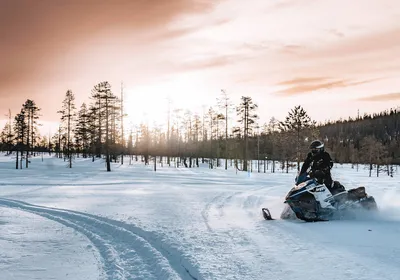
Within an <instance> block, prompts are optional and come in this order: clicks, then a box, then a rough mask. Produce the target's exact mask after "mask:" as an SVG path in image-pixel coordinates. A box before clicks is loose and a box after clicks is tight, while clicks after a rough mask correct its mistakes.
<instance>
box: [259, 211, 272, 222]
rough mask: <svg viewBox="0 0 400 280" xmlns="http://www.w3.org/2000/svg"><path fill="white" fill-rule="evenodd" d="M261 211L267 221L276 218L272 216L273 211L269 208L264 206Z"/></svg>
mask: <svg viewBox="0 0 400 280" xmlns="http://www.w3.org/2000/svg"><path fill="white" fill-rule="evenodd" d="M261 211H262V214H263V217H264V219H265V220H267V221H272V220H275V219H274V218H272V215H271V212H270V211H269V209H268V208H262V209H261Z"/></svg>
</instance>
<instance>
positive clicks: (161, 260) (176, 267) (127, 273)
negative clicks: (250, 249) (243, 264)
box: [0, 198, 202, 280]
mask: <svg viewBox="0 0 400 280" xmlns="http://www.w3.org/2000/svg"><path fill="white" fill-rule="evenodd" d="M0 206H2V207H8V208H15V209H19V210H22V211H26V212H30V213H33V214H37V215H40V216H42V217H45V218H47V219H50V220H53V221H56V222H58V223H61V224H63V225H65V226H67V227H70V228H73V229H74V230H76V231H77V232H79V233H81V234H83V235H85V236H86V237H87V238H88V239H89V240H90V241H91V242H92V244H93V245H94V246H95V247H96V249H97V250H98V251H99V253H100V255H101V258H102V266H103V269H104V273H105V275H103V278H102V279H105V280H128V279H152V278H153V279H154V278H155V279H183V280H186V279H188V280H193V279H195V280H200V279H202V278H200V277H199V276H198V272H197V271H196V269H194V268H193V266H191V265H190V264H189V262H188V261H187V260H185V259H184V258H183V256H182V253H180V252H179V251H178V250H176V249H174V248H171V247H168V246H167V245H166V244H164V243H162V240H161V238H160V237H158V236H157V234H155V233H151V232H147V231H144V230H143V229H140V228H138V227H136V226H134V225H131V224H126V223H124V222H120V221H116V220H112V219H108V218H104V217H99V216H96V215H91V214H87V213H82V212H78V211H72V210H66V209H58V208H50V207H44V206H38V205H33V204H29V203H25V202H22V201H17V200H11V199H5V198H0ZM141 268H143V269H145V270H146V271H151V274H145V275H144V274H143V269H141Z"/></svg>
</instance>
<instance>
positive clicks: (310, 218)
mask: <svg viewBox="0 0 400 280" xmlns="http://www.w3.org/2000/svg"><path fill="white" fill-rule="evenodd" d="M323 177H324V176H323V173H322V171H321V172H318V171H316V172H315V173H314V174H312V172H311V173H306V174H303V175H301V176H297V177H296V179H295V181H296V183H295V185H294V187H293V188H292V189H291V190H290V191H289V192H288V194H287V195H286V197H285V201H284V203H285V204H286V205H285V208H284V210H283V211H282V213H281V219H284V220H288V219H289V220H292V219H295V220H296V219H300V220H303V221H306V222H318V221H329V220H335V219H340V218H343V217H346V216H347V215H348V214H351V213H352V211H354V210H357V209H365V210H377V208H378V207H377V204H376V201H375V199H374V197H373V196H369V195H368V194H367V193H366V192H365V187H363V186H362V187H358V188H354V189H350V190H347V191H346V190H345V189H344V187H343V185H341V184H340V183H339V182H338V181H334V182H333V184H334V187H333V188H332V190H334V191H332V192H331V191H330V190H329V189H328V188H327V187H326V186H325V184H324V180H323V179H322V178H323ZM262 214H263V217H264V219H266V220H274V219H273V218H272V216H271V213H270V211H269V209H268V208H262Z"/></svg>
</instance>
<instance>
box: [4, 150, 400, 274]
mask: <svg viewBox="0 0 400 280" xmlns="http://www.w3.org/2000/svg"><path fill="white" fill-rule="evenodd" d="M124 162H125V164H124V165H119V164H118V163H117V164H113V166H112V170H113V171H112V172H111V173H107V172H105V167H104V162H103V161H102V160H96V161H95V162H94V163H92V162H91V159H82V158H78V159H75V162H74V165H73V168H72V169H68V168H66V165H67V163H66V162H64V161H63V160H62V159H56V158H49V157H45V158H44V160H43V162H42V161H41V158H34V159H32V164H31V166H30V168H29V169H24V170H15V169H14V168H15V165H14V163H13V159H12V157H5V156H0V176H1V177H0V178H2V181H1V182H0V206H1V207H0V211H3V213H4V214H3V215H2V216H0V227H2V228H3V227H4V226H5V224H3V225H2V224H1V222H2V221H6V220H7V219H8V220H7V221H8V223H9V224H10V225H13V226H17V225H20V226H22V225H23V230H22V229H21V231H23V232H24V234H25V235H26V236H27V238H25V239H21V240H19V241H18V242H19V243H18V244H20V245H18V246H19V247H17V246H16V245H15V244H14V243H13V241H10V240H13V238H16V237H15V236H14V234H13V233H12V232H9V233H7V232H4V231H3V232H2V233H1V235H0V236H1V238H2V239H1V240H0V242H2V243H3V244H2V246H1V247H0V248H1V249H0V254H1V255H3V254H5V253H6V252H9V253H8V254H11V255H13V256H14V258H11V259H10V261H9V263H8V264H7V268H8V271H12V272H13V273H14V274H13V277H10V276H9V275H7V276H6V275H5V274H3V273H2V274H0V279H35V278H34V277H36V278H37V279H52V278H51V277H54V275H56V276H57V277H54V278H56V279H107V280H108V279H115V280H119V279H199V280H200V279H269V278H272V279H290V278H296V279H301V280H303V279H304V280H305V279H322V278H324V279H399V275H400V267H399V265H398V264H399V263H400V244H399V242H398V236H399V233H400V188H399V185H400V181H399V177H398V176H399V175H400V174H399V173H397V174H396V175H395V176H394V177H393V178H391V177H388V176H386V175H384V174H381V177H379V178H376V177H371V178H369V177H368V171H367V170H362V169H360V170H359V172H356V170H355V169H351V168H350V167H349V166H347V165H343V166H340V165H337V166H335V168H334V171H333V176H334V179H337V180H339V181H341V182H342V183H343V184H344V185H345V187H346V188H352V187H357V186H360V185H364V186H366V189H367V192H368V193H369V194H371V195H373V196H375V198H376V200H377V203H378V206H379V207H380V213H379V214H378V215H375V216H372V217H371V216H368V217H367V216H365V217H359V219H357V220H350V221H349V220H348V221H331V222H326V223H303V222H289V221H281V220H276V221H264V220H263V219H262V216H261V211H260V210H261V207H264V206H267V207H269V208H270V210H271V212H272V215H273V216H274V217H279V214H280V211H281V210H282V209H283V205H282V199H283V197H284V195H285V194H286V192H287V191H288V189H289V188H290V187H291V185H292V184H293V180H294V177H295V170H291V171H290V173H289V174H286V173H282V172H281V171H280V170H278V172H277V173H275V174H271V173H267V174H263V173H251V174H247V173H244V172H238V173H236V172H235V170H233V169H231V168H230V169H229V170H227V171H225V170H223V168H219V169H217V170H209V169H208V168H207V166H202V167H201V168H193V169H185V168H178V169H177V168H172V167H171V168H169V167H167V166H166V165H164V167H160V166H158V167H157V172H153V171H152V168H153V166H152V165H150V166H145V165H144V164H143V163H136V162H133V164H132V165H129V164H128V163H129V159H127V158H126V159H125V161H124ZM0 213H2V212H0ZM27 216H29V217H36V218H35V219H32V218H26V217H27ZM24 217H25V218H24ZM39 219H40V221H42V222H41V223H39V224H38V223H37V222H36V223H35V222H34V221H35V220H39ZM45 223H48V224H51V225H52V227H53V228H61V229H63V232H62V236H64V239H63V240H65V241H68V242H70V243H72V244H74V246H75V248H76V249H75V250H76V251H75V252H71V250H70V249H71V248H72V247H74V246H66V245H65V244H63V243H62V242H61V241H60V244H59V246H58V247H57V248H58V250H57V256H58V258H57V259H58V260H59V264H57V263H55V262H54V255H52V254H48V255H46V254H44V252H46V250H50V249H48V248H47V246H48V247H49V248H52V247H51V246H52V243H49V244H46V242H42V243H41V245H40V246H39V245H37V244H36V243H32V242H29V238H31V236H30V235H31V233H32V232H39V233H40V234H41V235H42V236H43V237H46V236H48V239H49V240H51V239H54V238H57V233H55V232H54V231H51V230H48V228H47V227H46V225H45ZM71 235H73V236H74V238H71V237H70V236H71ZM21 244H24V246H22V245H21ZM20 247H22V249H21V248H20ZM4 248H7V249H4ZM46 248H47V249H46ZM77 250H78V251H79V253H77V252H78V251H77ZM28 253H30V254H32V256H33V257H32V258H31V259H27V260H26V261H23V260H22V259H21V258H20V257H17V256H21V255H24V254H28ZM40 256H41V257H40ZM39 257H40V258H39ZM82 258H83V259H84V260H85V261H81V259H82ZM33 259H35V261H34V260H33ZM39 259H40V266H39V267H41V268H45V270H41V271H38V270H37V267H38V262H37V261H36V260H39ZM60 263H61V264H62V265H63V267H64V265H65V267H66V268H67V267H69V268H70V269H71V267H70V265H68V264H71V263H75V264H76V263H79V264H80V265H79V266H76V267H75V268H74V269H71V270H70V274H69V275H67V273H62V270H60V269H59V268H58V266H59V265H60ZM0 264H1V263H0ZM94 264H95V265H94ZM23 266H24V267H25V268H24V269H22V267H23ZM83 266H84V267H83ZM3 267H4V269H6V265H5V264H4V266H3ZM3 267H0V269H2V268H3ZM2 271H3V270H2ZM24 271H25V272H24ZM58 272H59V273H58ZM57 273H58V274H57ZM73 273H75V275H72V274H73ZM27 275H29V277H28V278H26V276H27ZM77 275H79V277H77ZM24 276H25V277H24ZM2 277H5V278H2ZM46 277H47V278H46Z"/></svg>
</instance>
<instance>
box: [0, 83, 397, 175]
mask: <svg viewBox="0 0 400 280" xmlns="http://www.w3.org/2000/svg"><path fill="white" fill-rule="evenodd" d="M90 100H91V102H90V103H89V104H86V103H83V104H82V105H81V106H80V107H77V106H76V104H75V96H74V94H73V92H72V91H71V90H68V91H66V94H65V98H64V100H63V101H62V103H60V107H59V110H58V113H59V114H60V126H59V130H58V131H57V132H56V133H55V134H54V135H48V136H47V135H40V133H39V130H38V122H37V121H38V119H39V118H40V110H41V109H40V107H39V105H38V104H36V103H35V101H34V100H30V99H28V100H26V102H25V103H24V104H23V105H22V107H21V110H20V112H18V113H17V114H16V115H15V116H13V115H12V114H11V112H9V120H8V123H7V124H6V125H5V127H4V128H3V130H2V132H1V135H0V149H1V150H2V151H3V152H7V154H8V155H10V154H13V155H15V156H16V162H15V167H16V168H17V169H19V168H21V169H22V168H23V167H24V168H28V166H29V156H34V155H35V154H37V153H44V152H46V153H50V154H54V155H55V156H56V157H59V158H64V160H65V161H67V162H68V166H69V167H70V168H72V166H73V162H74V158H75V157H84V158H91V159H92V160H93V161H94V160H95V159H96V158H104V159H105V161H106V163H107V164H106V166H107V171H111V164H110V163H111V162H117V161H118V162H120V163H121V164H124V162H123V159H124V157H122V155H125V156H128V155H129V156H131V157H130V160H142V161H143V162H144V163H145V164H152V163H151V162H152V161H153V163H154V165H155V167H156V165H157V163H155V158H158V159H159V161H160V162H163V163H165V164H169V165H172V164H174V166H185V167H188V168H194V167H198V166H199V162H202V163H205V162H206V163H208V164H209V167H210V168H216V167H219V168H225V169H227V168H228V162H229V164H232V162H233V163H234V165H235V167H236V168H237V170H240V171H250V170H251V171H253V172H257V171H258V172H265V164H266V163H268V162H269V163H270V170H271V172H275V169H276V165H277V164H279V165H280V168H281V169H283V170H286V172H287V171H288V169H289V168H290V167H297V168H299V166H300V165H301V163H302V161H303V159H304V158H305V156H306V153H307V152H308V146H309V144H310V142H311V141H312V140H314V139H320V140H322V141H324V143H325V146H326V150H327V151H328V152H330V153H331V155H332V157H333V159H334V160H335V162H337V163H352V164H353V166H356V167H357V168H358V165H359V164H362V165H365V166H367V167H368V169H369V172H370V176H371V174H372V172H375V173H373V174H376V175H377V176H379V173H380V172H381V171H384V172H385V173H387V174H388V175H389V176H393V166H394V165H398V164H400V110H399V108H393V109H390V110H387V111H384V112H379V113H375V114H373V115H368V114H365V115H362V116H358V117H356V118H348V119H347V120H342V119H341V120H337V121H329V122H326V123H317V122H316V121H314V120H312V119H311V118H310V117H309V115H308V114H307V112H306V111H305V110H304V109H303V108H302V107H301V106H295V107H294V108H293V109H291V110H290V111H289V112H288V114H287V116H286V118H285V119H284V120H277V119H275V118H271V119H270V120H269V122H267V123H260V122H259V118H258V115H257V111H258V105H257V104H256V102H255V101H254V100H253V99H252V98H251V97H248V96H242V97H241V99H240V103H238V104H233V103H232V101H231V98H230V97H229V95H228V94H227V93H226V92H225V91H224V90H221V94H220V96H219V97H218V98H217V99H216V102H215V106H212V107H210V108H208V109H207V110H205V111H204V112H203V113H202V114H196V113H193V112H191V111H188V110H185V109H173V110H171V109H170V108H166V111H167V113H166V118H165V119H166V120H165V125H163V126H162V127H165V129H162V128H161V127H155V128H150V127H149V126H148V124H146V123H142V124H140V125H138V126H135V127H128V128H126V127H124V119H125V117H126V116H127V115H126V114H125V112H124V106H123V105H124V102H123V92H122V91H121V93H118V94H116V93H115V92H113V91H112V89H111V85H110V84H109V83H108V82H101V83H99V84H97V85H95V86H94V87H93V90H92V92H91V96H90ZM253 161H256V162H258V164H257V169H256V170H253V165H252V164H249V163H250V162H253ZM260 163H261V164H260ZM261 166H264V168H263V169H262V167H261ZM260 169H261V170H260Z"/></svg>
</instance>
